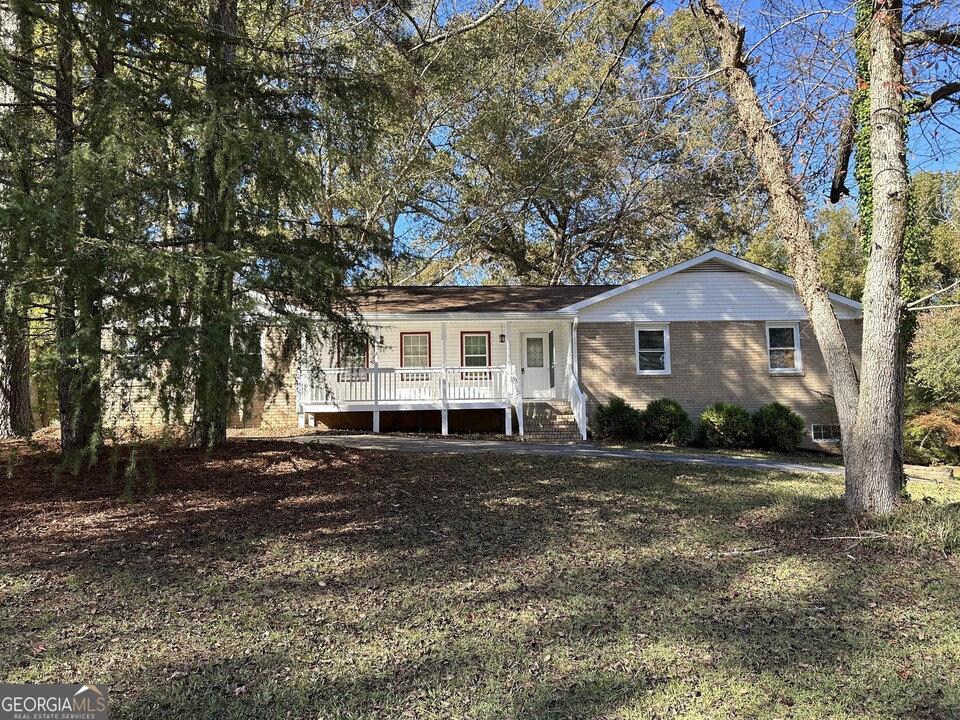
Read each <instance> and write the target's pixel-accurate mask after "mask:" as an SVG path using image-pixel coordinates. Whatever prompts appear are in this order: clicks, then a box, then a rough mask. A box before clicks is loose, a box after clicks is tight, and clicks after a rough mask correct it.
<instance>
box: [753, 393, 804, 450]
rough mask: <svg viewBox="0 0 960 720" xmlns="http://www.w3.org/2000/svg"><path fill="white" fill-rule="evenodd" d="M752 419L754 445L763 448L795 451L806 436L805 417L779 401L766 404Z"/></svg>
mask: <svg viewBox="0 0 960 720" xmlns="http://www.w3.org/2000/svg"><path fill="white" fill-rule="evenodd" d="M750 420H751V424H752V425H753V445H754V447H757V448H760V449H761V450H782V451H784V452H793V451H794V450H796V449H797V448H798V447H800V443H802V442H803V440H804V437H805V436H806V431H807V424H806V423H805V422H804V421H803V418H802V417H800V416H799V415H797V414H796V413H795V412H794V411H793V410H791V409H790V408H788V407H787V406H786V405H783V404H781V403H778V402H772V403H770V404H769V405H764V406H763V407H761V408H760V409H759V410H757V411H756V412H755V413H754V414H753V417H752V418H751V419H750Z"/></svg>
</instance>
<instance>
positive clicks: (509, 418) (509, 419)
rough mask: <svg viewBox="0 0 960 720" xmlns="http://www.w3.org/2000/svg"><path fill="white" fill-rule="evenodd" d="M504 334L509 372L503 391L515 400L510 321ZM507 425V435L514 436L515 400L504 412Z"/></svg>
mask: <svg viewBox="0 0 960 720" xmlns="http://www.w3.org/2000/svg"><path fill="white" fill-rule="evenodd" d="M503 334H504V335H506V336H507V337H506V340H507V347H506V350H507V372H506V377H505V378H504V379H503V391H504V394H505V395H506V396H507V398H513V329H512V327H511V326H510V323H509V321H508V322H506V323H504V324H503ZM504 414H505V415H506V418H505V425H506V431H507V435H513V400H512V399H511V400H510V402H509V403H508V404H507V408H506V410H504Z"/></svg>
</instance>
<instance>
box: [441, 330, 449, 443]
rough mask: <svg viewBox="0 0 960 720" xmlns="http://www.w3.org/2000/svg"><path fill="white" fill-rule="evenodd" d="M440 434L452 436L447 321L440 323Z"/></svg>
mask: <svg viewBox="0 0 960 720" xmlns="http://www.w3.org/2000/svg"><path fill="white" fill-rule="evenodd" d="M440 434H441V435H449V434H450V410H449V402H448V400H447V321H446V320H443V321H441V323H440Z"/></svg>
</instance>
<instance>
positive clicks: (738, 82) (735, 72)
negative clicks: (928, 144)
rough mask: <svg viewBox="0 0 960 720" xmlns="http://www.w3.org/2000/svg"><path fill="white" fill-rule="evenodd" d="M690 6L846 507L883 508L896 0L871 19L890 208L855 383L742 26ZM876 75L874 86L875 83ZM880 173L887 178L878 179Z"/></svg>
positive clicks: (873, 270) (900, 190)
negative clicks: (714, 48) (814, 364)
mask: <svg viewBox="0 0 960 720" xmlns="http://www.w3.org/2000/svg"><path fill="white" fill-rule="evenodd" d="M699 5H700V8H701V9H702V10H703V12H704V14H705V16H706V18H707V20H708V21H709V23H710V25H711V26H712V28H713V30H714V32H715V33H716V35H717V38H718V41H719V45H720V50H721V54H722V57H723V70H724V77H725V80H726V83H727V88H728V91H729V92H730V95H731V96H732V98H733V100H734V104H735V106H736V108H737V114H738V116H739V118H740V122H741V124H742V125H743V127H744V129H745V130H746V133H747V137H748V140H749V142H750V145H751V147H752V149H753V153H754V155H755V157H756V160H757V164H758V166H759V169H760V174H761V176H762V178H763V182H764V185H765V186H766V188H767V190H768V192H769V193H770V197H771V201H772V208H773V215H774V218H775V220H776V222H777V226H778V229H779V231H780V234H781V235H782V236H783V239H784V242H785V244H786V246H787V251H788V253H789V255H790V264H791V267H792V269H793V274H794V278H795V279H796V281H797V288H798V290H799V292H800V297H801V299H802V301H803V304H804V307H805V308H806V310H807V312H808V314H809V316H810V322H811V324H812V326H813V330H814V334H815V335H816V337H817V342H818V343H819V345H820V349H821V352H822V353H823V356H824V360H825V362H826V366H827V371H828V373H829V375H830V380H831V384H832V386H833V393H834V399H835V402H836V407H837V415H838V417H839V420H840V427H841V433H842V436H843V442H844V456H845V459H846V463H845V466H846V470H845V475H846V500H847V507H848V508H849V509H850V510H851V511H852V512H874V513H884V512H888V511H889V510H891V509H892V508H893V507H894V505H895V503H896V498H897V491H898V490H899V486H900V476H901V474H902V465H899V466H898V463H899V462H900V457H899V454H898V453H897V451H896V449H897V447H898V444H897V435H898V433H899V432H900V428H899V427H898V426H897V421H898V420H897V414H898V408H899V404H898V388H899V387H900V386H899V385H898V383H897V381H896V377H897V372H898V369H897V362H898V359H897V358H898V357H899V355H898V347H899V339H900V328H899V318H900V314H901V307H900V259H901V257H902V239H903V229H904V227H905V220H906V183H905V177H906V165H905V159H904V158H905V155H904V154H903V149H904V141H903V128H902V118H903V114H902V62H901V60H902V55H901V53H900V52H899V35H900V30H899V22H900V20H899V18H900V11H899V4H897V6H896V9H895V10H894V5H893V3H892V2H888V0H882V2H881V4H880V5H879V7H880V10H878V11H876V12H875V13H874V17H873V21H872V26H871V47H872V56H871V74H872V77H873V80H874V82H873V85H872V86H871V112H872V113H873V118H874V122H875V123H879V124H880V125H881V127H877V128H876V129H875V130H874V143H875V147H874V150H873V153H872V158H871V159H872V162H873V167H874V177H875V178H876V180H875V183H874V197H875V198H877V199H879V198H882V201H878V202H877V203H876V204H877V206H878V207H879V206H883V205H888V206H889V207H885V208H884V209H883V211H882V212H879V213H878V215H877V217H876V220H875V224H874V233H875V234H877V237H875V238H874V240H873V252H872V253H871V255H870V259H869V261H868V268H867V279H866V283H867V290H866V292H865V294H864V324H863V352H862V357H863V366H862V376H863V378H865V380H864V382H863V383H862V384H861V383H860V381H859V378H858V377H857V372H856V368H855V366H854V364H853V359H852V357H851V355H850V352H849V349H848V348H847V344H846V340H845V339H844V337H843V333H842V331H841V329H840V323H839V321H838V320H837V317H836V313H835V312H834V309H833V304H832V302H831V300H830V297H829V294H828V292H827V289H826V286H825V284H824V282H823V276H822V272H821V269H820V266H819V263H818V260H817V253H816V249H815V246H814V243H813V233H812V231H811V228H810V224H809V222H808V221H807V212H806V206H805V202H804V199H803V194H802V192H801V190H800V189H799V188H798V187H797V185H796V183H795V182H794V180H793V177H792V173H791V161H790V158H789V155H788V154H787V153H786V151H785V150H784V148H783V147H782V146H781V144H780V142H779V140H778V138H777V136H776V133H775V132H774V129H773V125H772V123H771V122H770V119H769V118H768V117H767V115H766V113H765V112H764V110H763V106H762V105H761V103H760V100H759V98H758V97H757V93H756V90H755V89H754V86H753V80H752V78H751V77H750V75H749V73H748V72H747V64H746V61H745V58H744V57H743V37H744V30H743V28H740V27H737V26H735V25H734V24H733V23H731V22H730V20H729V19H728V18H727V16H726V14H725V13H724V11H723V8H722V7H721V6H720V4H719V3H718V2H717V0H699ZM879 56H883V57H879ZM898 68H899V75H898ZM882 83H885V85H884V88H883V89H882V90H881V89H879V88H877V87H876V86H878V85H880V84H882ZM881 116H883V118H882V121H881ZM894 125H895V126H896V128H894V127H893V126H894ZM885 172H886V173H889V177H886V178H884V179H883V181H882V182H879V183H878V180H879V179H880V176H882V175H883V174H884V173H885ZM891 488H894V489H893V490H892V491H891Z"/></svg>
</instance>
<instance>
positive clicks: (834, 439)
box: [810, 425, 840, 443]
mask: <svg viewBox="0 0 960 720" xmlns="http://www.w3.org/2000/svg"><path fill="white" fill-rule="evenodd" d="M810 430H811V433H812V435H813V441H814V442H816V443H838V442H840V426H839V425H812V426H811V427H810Z"/></svg>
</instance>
